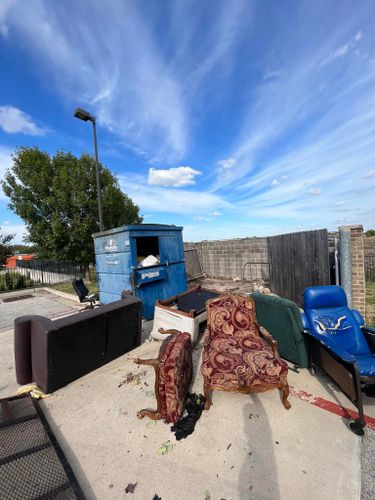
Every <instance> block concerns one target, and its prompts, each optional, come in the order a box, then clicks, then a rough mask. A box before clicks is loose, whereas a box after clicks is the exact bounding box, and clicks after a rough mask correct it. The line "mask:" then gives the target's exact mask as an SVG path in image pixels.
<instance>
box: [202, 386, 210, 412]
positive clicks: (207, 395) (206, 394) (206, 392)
mask: <svg viewBox="0 0 375 500" xmlns="http://www.w3.org/2000/svg"><path fill="white" fill-rule="evenodd" d="M203 392H204V397H205V398H206V404H205V405H204V409H205V410H209V409H210V407H211V405H212V399H211V398H212V391H211V388H210V386H209V385H204V387H203Z"/></svg>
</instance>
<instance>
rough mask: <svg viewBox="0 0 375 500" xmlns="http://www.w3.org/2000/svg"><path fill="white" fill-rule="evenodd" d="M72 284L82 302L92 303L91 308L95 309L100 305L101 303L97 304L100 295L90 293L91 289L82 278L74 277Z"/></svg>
mask: <svg viewBox="0 0 375 500" xmlns="http://www.w3.org/2000/svg"><path fill="white" fill-rule="evenodd" d="M72 285H73V288H74V290H75V292H76V294H77V295H78V298H79V301H80V302H81V303H90V307H91V309H93V308H94V307H95V306H99V304H96V301H97V300H98V295H97V294H92V295H89V289H88V288H87V287H86V285H85V284H84V282H83V279H82V278H74V279H73V280H72Z"/></svg>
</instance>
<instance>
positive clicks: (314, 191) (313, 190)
mask: <svg viewBox="0 0 375 500" xmlns="http://www.w3.org/2000/svg"><path fill="white" fill-rule="evenodd" d="M307 193H308V194H311V196H319V195H321V194H322V190H321V189H320V188H310V189H309V190H308V191H307Z"/></svg>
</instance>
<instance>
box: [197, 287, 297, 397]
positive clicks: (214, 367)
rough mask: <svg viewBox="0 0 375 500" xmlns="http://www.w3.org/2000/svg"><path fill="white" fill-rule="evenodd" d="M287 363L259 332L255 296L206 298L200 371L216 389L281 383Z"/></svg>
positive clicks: (285, 372) (285, 373)
mask: <svg viewBox="0 0 375 500" xmlns="http://www.w3.org/2000/svg"><path fill="white" fill-rule="evenodd" d="M287 372H288V365H287V364H286V363H285V361H283V360H282V359H280V357H279V356H278V355H275V354H274V352H273V351H272V349H271V347H270V346H269V344H268V343H267V342H266V341H265V340H264V339H262V338H261V337H260V336H259V331H258V326H257V322H256V315H255V304H254V301H253V299H251V298H247V297H242V296H240V295H233V294H232V295H221V296H220V297H218V298H217V299H213V300H210V301H209V302H207V330H206V333H205V342H204V350H203V360H202V366H201V373H202V375H203V377H204V379H205V383H206V384H207V385H209V386H210V387H212V388H213V389H215V387H216V388H221V389H224V390H229V391H230V390H236V389H238V388H240V387H241V386H246V387H249V386H251V387H254V389H255V390H256V386H265V385H279V384H281V383H282V382H283V381H284V380H286V376H287Z"/></svg>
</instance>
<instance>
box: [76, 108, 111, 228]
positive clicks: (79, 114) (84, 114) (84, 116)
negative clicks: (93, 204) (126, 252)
mask: <svg viewBox="0 0 375 500" xmlns="http://www.w3.org/2000/svg"><path fill="white" fill-rule="evenodd" d="M74 116H75V117H76V118H79V119H80V120H83V121H84V122H87V121H90V122H92V125H93V129H94V148H95V176H96V189H97V192H98V212H99V229H100V231H104V225H103V206H102V192H101V189H100V176H99V155H98V141H97V139H96V118H95V116H93V115H91V114H90V113H89V112H88V111H85V110H84V109H81V108H77V109H76V110H75V111H74Z"/></svg>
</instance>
